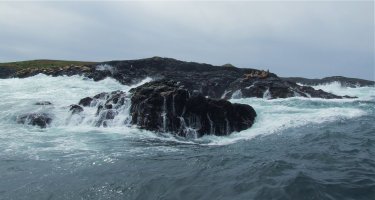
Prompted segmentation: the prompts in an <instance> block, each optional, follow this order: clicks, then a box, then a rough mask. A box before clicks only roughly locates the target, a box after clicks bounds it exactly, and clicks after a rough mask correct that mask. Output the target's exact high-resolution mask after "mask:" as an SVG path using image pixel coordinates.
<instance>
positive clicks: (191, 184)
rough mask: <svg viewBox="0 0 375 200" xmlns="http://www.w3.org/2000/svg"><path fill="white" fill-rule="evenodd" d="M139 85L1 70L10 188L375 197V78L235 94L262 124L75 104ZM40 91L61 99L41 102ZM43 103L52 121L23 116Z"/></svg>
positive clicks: (48, 194) (47, 193) (22, 193)
mask: <svg viewBox="0 0 375 200" xmlns="http://www.w3.org/2000/svg"><path fill="white" fill-rule="evenodd" d="M145 81H149V79H147V80H145ZM130 88H131V87H130V86H124V85H121V84H119V83H118V82H116V81H115V80H113V79H105V80H103V81H99V82H94V81H92V80H89V79H85V78H83V77H80V76H73V77H49V76H45V75H37V76H34V77H30V78H26V79H2V80H0V92H1V94H2V96H3V98H2V101H1V102H0V199H374V197H375V146H374V145H375V125H374V121H375V88H373V87H363V88H343V87H341V86H340V84H338V83H332V84H328V85H321V86H316V88H319V89H323V90H326V91H329V92H333V93H335V94H339V95H352V96H358V97H359V98H358V99H344V100H322V99H307V98H300V97H295V98H289V99H275V100H266V99H256V98H248V99H233V100H231V101H232V102H238V103H246V104H250V105H252V106H253V107H254V108H255V110H256V111H257V113H258V118H257V120H256V123H255V124H254V126H253V127H252V128H251V129H248V130H245V131H242V132H239V133H234V134H232V135H230V136H226V137H217V136H206V137H203V138H199V139H195V140H184V139H181V138H174V137H172V136H170V135H168V134H164V135H157V134H154V133H152V132H149V131H141V130H138V129H136V128H135V127H131V126H126V125H124V124H123V123H122V120H123V119H124V116H122V117H123V118H121V117H120V118H118V119H115V120H114V123H112V124H111V126H110V127H107V128H103V127H94V126H93V123H94V121H95V118H94V117H93V113H94V112H95V109H94V108H92V109H86V110H85V111H84V113H82V115H81V116H79V117H80V118H75V117H72V116H71V115H70V113H69V112H68V107H67V106H69V105H70V104H74V103H77V102H78V101H79V99H81V98H83V97H86V96H93V95H95V94H98V93H100V92H105V91H107V92H109V91H113V90H124V91H128V90H129V89H130ZM42 100H43V101H50V102H52V103H53V105H52V106H36V105H34V103H35V102H37V101H42ZM35 111H43V112H47V113H50V114H52V115H53V116H54V121H53V123H52V124H51V125H50V126H49V127H48V128H46V129H39V128H36V127H31V126H28V125H21V124H17V123H16V122H15V119H16V117H17V115H19V114H23V113H27V112H35ZM126 114H127V113H126V112H124V113H123V115H126ZM125 117H126V116H125Z"/></svg>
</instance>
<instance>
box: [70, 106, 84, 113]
mask: <svg viewBox="0 0 375 200" xmlns="http://www.w3.org/2000/svg"><path fill="white" fill-rule="evenodd" d="M69 110H70V111H71V112H72V114H78V113H81V112H83V108H82V107H81V106H79V105H76V104H72V105H70V109H69Z"/></svg>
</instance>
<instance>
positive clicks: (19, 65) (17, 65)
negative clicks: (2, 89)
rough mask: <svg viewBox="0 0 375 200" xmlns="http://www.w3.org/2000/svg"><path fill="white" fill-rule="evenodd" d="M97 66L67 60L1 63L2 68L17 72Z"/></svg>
mask: <svg viewBox="0 0 375 200" xmlns="http://www.w3.org/2000/svg"><path fill="white" fill-rule="evenodd" d="M91 64H96V62H84V61H66V60H29V61H19V62H8V63H0V67H9V68H14V69H15V70H21V69H25V68H35V69H46V68H51V67H65V66H69V65H75V66H83V65H91Z"/></svg>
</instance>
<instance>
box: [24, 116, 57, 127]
mask: <svg viewBox="0 0 375 200" xmlns="http://www.w3.org/2000/svg"><path fill="white" fill-rule="evenodd" d="M51 122H52V117H51V116H50V115H49V114H47V113H28V114H23V115H20V116H18V117H17V123H20V124H28V125H33V126H39V127H40V128H46V127H47V126H48V125H49V124H50V123H51Z"/></svg>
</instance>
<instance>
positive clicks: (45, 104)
mask: <svg viewBox="0 0 375 200" xmlns="http://www.w3.org/2000/svg"><path fill="white" fill-rule="evenodd" d="M35 105H38V106H49V105H52V103H51V102H49V101H38V102H36V103H35Z"/></svg>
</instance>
